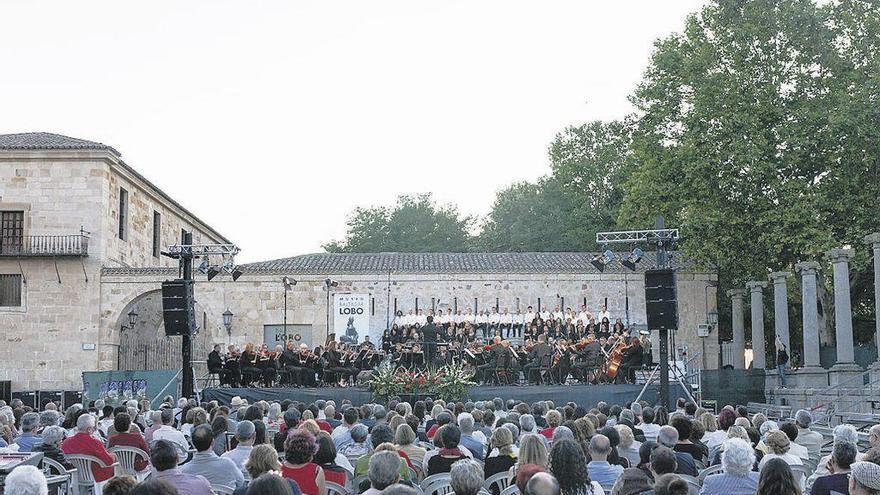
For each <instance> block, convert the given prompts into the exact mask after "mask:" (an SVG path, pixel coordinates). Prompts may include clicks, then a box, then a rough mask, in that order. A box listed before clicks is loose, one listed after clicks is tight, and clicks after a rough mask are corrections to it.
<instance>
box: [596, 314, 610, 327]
mask: <svg viewBox="0 0 880 495" xmlns="http://www.w3.org/2000/svg"><path fill="white" fill-rule="evenodd" d="M604 318H608V323H609V324H610V323H612V321H611V313H609V312H608V311H599V318H597V320H599V321H598V323H602V319H604Z"/></svg>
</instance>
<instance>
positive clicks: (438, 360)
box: [431, 344, 452, 369]
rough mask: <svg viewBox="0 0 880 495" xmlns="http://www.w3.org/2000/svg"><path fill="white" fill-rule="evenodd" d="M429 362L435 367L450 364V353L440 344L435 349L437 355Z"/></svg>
mask: <svg viewBox="0 0 880 495" xmlns="http://www.w3.org/2000/svg"><path fill="white" fill-rule="evenodd" d="M431 364H432V365H433V367H434V368H435V369H436V368H442V367H444V366H448V365H450V364H452V354H450V353H449V351H448V350H447V349H446V346H445V345H443V344H440V346H439V347H438V350H437V355H436V356H434V361H433V363H431Z"/></svg>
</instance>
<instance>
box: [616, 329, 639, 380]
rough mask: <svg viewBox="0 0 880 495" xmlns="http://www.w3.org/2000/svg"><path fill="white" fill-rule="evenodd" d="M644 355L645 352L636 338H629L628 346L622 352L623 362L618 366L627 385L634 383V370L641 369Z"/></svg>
mask: <svg viewBox="0 0 880 495" xmlns="http://www.w3.org/2000/svg"><path fill="white" fill-rule="evenodd" d="M644 355H645V350H644V348H643V347H642V342H641V340H639V338H638V337H632V338H630V340H629V346H628V347H627V348H626V349H625V350H624V351H623V361H622V362H621V364H620V368H621V369H622V370H623V376H624V378H625V379H626V381H627V383H635V382H636V370H637V369H639V368H641V367H642V360H643V359H644Z"/></svg>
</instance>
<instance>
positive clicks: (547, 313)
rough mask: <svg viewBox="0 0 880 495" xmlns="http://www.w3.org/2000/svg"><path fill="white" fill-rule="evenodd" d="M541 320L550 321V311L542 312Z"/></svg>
mask: <svg viewBox="0 0 880 495" xmlns="http://www.w3.org/2000/svg"><path fill="white" fill-rule="evenodd" d="M541 319H542V320H549V319H550V312H549V311H541Z"/></svg>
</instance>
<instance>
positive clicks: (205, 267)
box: [199, 256, 211, 273]
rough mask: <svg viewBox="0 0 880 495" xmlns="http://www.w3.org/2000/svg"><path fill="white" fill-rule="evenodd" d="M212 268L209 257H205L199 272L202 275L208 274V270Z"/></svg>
mask: <svg viewBox="0 0 880 495" xmlns="http://www.w3.org/2000/svg"><path fill="white" fill-rule="evenodd" d="M210 266H211V265H210V264H208V257H207V256H205V257H204V258H202V262H201V263H200V264H199V272H200V273H208V268H209V267H210Z"/></svg>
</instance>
